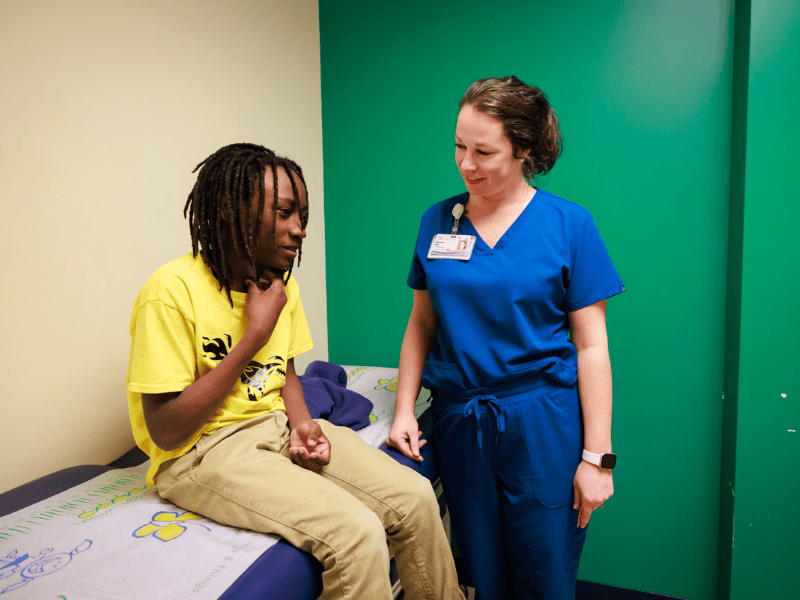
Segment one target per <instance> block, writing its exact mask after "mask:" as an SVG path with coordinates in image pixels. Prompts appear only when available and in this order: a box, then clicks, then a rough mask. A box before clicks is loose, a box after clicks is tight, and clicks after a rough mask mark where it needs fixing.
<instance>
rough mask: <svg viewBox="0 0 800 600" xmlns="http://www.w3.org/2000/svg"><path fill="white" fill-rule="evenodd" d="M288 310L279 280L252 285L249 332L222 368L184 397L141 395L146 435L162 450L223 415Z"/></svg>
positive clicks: (249, 288)
mask: <svg viewBox="0 0 800 600" xmlns="http://www.w3.org/2000/svg"><path fill="white" fill-rule="evenodd" d="M285 305H286V288H285V287H284V284H283V280H282V279H281V278H280V277H276V278H275V279H274V280H273V281H272V284H271V285H270V287H269V288H267V289H266V290H263V291H262V290H261V289H259V288H258V286H257V285H256V284H255V283H253V282H252V281H248V282H247V304H246V305H245V315H246V317H247V320H248V324H247V330H246V331H245V333H244V335H243V336H242V339H241V340H239V342H238V343H237V344H236V345H235V346H234V347H233V348H232V349H231V351H230V352H229V353H228V354H227V355H226V356H225V358H223V359H222V360H221V361H220V362H219V364H218V365H217V366H216V367H214V368H213V369H211V371H209V372H208V373H206V374H205V375H203V376H202V377H200V378H199V379H197V380H196V381H194V383H192V384H191V385H189V386H188V387H187V388H186V389H184V390H183V391H182V392H172V393H170V392H167V393H164V394H142V409H143V411H144V419H145V423H146V424H147V431H148V432H149V433H150V437H151V438H152V440H153V442H154V443H155V444H156V445H157V446H158V447H159V448H161V449H162V450H174V449H176V448H180V447H181V446H183V445H184V444H186V443H187V442H188V441H189V440H190V439H191V438H192V436H193V435H194V434H195V433H197V432H198V431H199V430H200V429H201V428H202V427H203V425H205V424H206V423H207V422H208V421H209V420H210V419H211V417H212V416H214V413H215V412H217V410H219V408H220V407H221V406H222V404H223V403H224V402H225V398H227V397H228V394H230V392H231V390H232V389H233V386H234V384H235V383H236V380H237V379H238V378H239V376H240V375H241V374H242V371H244V368H245V367H246V366H247V365H248V363H249V362H250V361H251V360H252V359H253V357H254V356H255V355H256V354H257V353H258V351H259V350H260V349H261V348H263V347H264V346H265V345H266V343H267V342H268V341H269V338H270V337H271V336H272V331H273V329H275V324H276V323H277V322H278V317H279V316H280V314H281V311H282V310H283V307H284V306H285Z"/></svg>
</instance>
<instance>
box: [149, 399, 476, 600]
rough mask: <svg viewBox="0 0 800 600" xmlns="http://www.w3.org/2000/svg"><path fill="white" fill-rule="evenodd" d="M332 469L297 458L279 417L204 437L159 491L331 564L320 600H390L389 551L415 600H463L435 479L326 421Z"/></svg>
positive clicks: (162, 473) (161, 476) (162, 477)
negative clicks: (292, 456) (314, 467)
mask: <svg viewBox="0 0 800 600" xmlns="http://www.w3.org/2000/svg"><path fill="white" fill-rule="evenodd" d="M317 422H318V423H319V424H320V426H321V427H322V430H323V431H324V433H325V436H326V437H327V438H328V439H329V440H330V442H331V462H330V464H329V465H327V466H326V467H325V468H324V469H323V471H322V473H319V474H317V473H313V472H312V471H309V470H307V469H304V468H302V467H299V466H297V465H295V464H294V463H292V462H291V460H290V459H289V454H288V451H289V427H288V424H287V419H286V414H285V413H284V412H282V411H275V412H272V413H270V414H267V415H264V416H261V417H258V418H256V419H251V420H250V421H248V422H246V423H242V424H238V425H231V426H228V427H223V428H222V429H220V430H218V431H216V432H214V433H213V434H211V435H204V436H203V437H202V438H201V439H200V440H199V441H198V442H197V445H196V446H195V447H194V448H193V449H192V450H190V451H189V452H188V453H187V454H185V455H184V456H182V457H180V458H178V459H175V460H174V461H172V462H169V463H165V464H164V465H162V467H161V468H160V469H159V472H158V475H157V476H156V487H157V488H158V493H159V494H160V495H161V496H162V497H163V498H165V499H167V500H170V501H171V502H173V503H175V504H177V505H178V506H180V507H182V508H184V509H186V510H189V511H192V512H196V513H198V514H201V515H204V516H206V517H208V518H210V519H212V520H214V521H217V522H218V523H223V524H226V525H232V526H235V527H241V528H245V529H251V530H253V531H261V532H268V533H275V534H278V535H280V536H282V537H283V538H285V539H286V540H288V541H289V542H290V543H292V544H293V545H294V546H296V547H297V548H300V549H301V550H305V551H306V552H309V553H311V554H312V555H313V556H314V557H315V558H316V559H317V560H318V561H319V562H320V563H322V567H323V573H322V583H323V592H322V595H321V596H320V599H324V600H333V599H337V600H338V599H348V600H349V599H352V600H382V599H386V600H389V599H390V598H391V597H392V594H391V587H390V583H389V553H388V549H387V545H386V536H387V535H388V539H389V544H390V545H391V548H392V551H393V552H394V555H395V557H396V561H397V568H398V571H399V574H400V582H401V584H402V586H403V590H404V591H405V595H406V598H408V599H409V600H422V599H423V598H430V599H433V600H460V599H461V598H462V596H461V593H460V592H459V590H458V582H457V579H456V571H455V566H454V563H453V557H452V555H451V553H450V547H449V545H448V543H447V538H446V535H445V531H444V527H443V526H442V522H441V520H440V518H439V510H438V504H437V502H436V498H435V496H434V493H433V490H432V488H431V484H430V482H429V481H428V480H427V479H425V478H424V477H422V476H421V475H419V474H417V473H415V472H414V471H412V470H411V469H409V468H407V467H405V466H403V465H401V464H399V463H398V462H396V461H395V460H394V459H392V458H391V457H389V456H387V455H386V454H385V453H383V452H381V451H380V450H378V449H376V448H373V447H372V446H369V445H368V444H366V443H365V442H364V441H363V440H362V439H361V438H360V437H359V436H358V434H356V433H355V432H354V431H352V430H350V429H347V428H345V427H338V426H336V425H331V424H330V423H328V422H327V421H323V420H318V421H317Z"/></svg>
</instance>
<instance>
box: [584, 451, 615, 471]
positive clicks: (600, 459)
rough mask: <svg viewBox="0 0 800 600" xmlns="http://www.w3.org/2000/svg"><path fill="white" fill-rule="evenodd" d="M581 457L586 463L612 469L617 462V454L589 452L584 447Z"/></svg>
mask: <svg viewBox="0 0 800 600" xmlns="http://www.w3.org/2000/svg"><path fill="white" fill-rule="evenodd" d="M581 458H583V460H585V461H586V462H588V463H592V464H593V465H597V466H598V467H600V468H601V469H613V468H614V467H615V466H616V464H617V455H616V454H612V453H611V452H606V453H604V454H595V453H594V452H589V451H588V450H586V449H584V451H583V456H582V457H581Z"/></svg>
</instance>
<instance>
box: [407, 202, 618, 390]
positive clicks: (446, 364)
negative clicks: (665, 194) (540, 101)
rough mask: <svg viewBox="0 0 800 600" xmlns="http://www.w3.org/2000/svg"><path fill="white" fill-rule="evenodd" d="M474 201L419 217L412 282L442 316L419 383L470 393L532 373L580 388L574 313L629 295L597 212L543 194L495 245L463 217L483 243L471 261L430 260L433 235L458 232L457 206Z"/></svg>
mask: <svg viewBox="0 0 800 600" xmlns="http://www.w3.org/2000/svg"><path fill="white" fill-rule="evenodd" d="M468 198H469V194H468V193H464V194H460V195H458V196H454V197H452V198H450V199H448V200H445V201H444V202H440V203H438V204H435V205H434V206H432V207H430V208H429V209H428V210H427V211H426V212H425V214H424V215H423V216H422V223H421V225H420V230H419V235H418V237H417V243H416V248H415V251H414V259H413V261H412V264H411V272H410V273H409V276H408V285H409V286H410V287H412V288H414V289H417V290H428V294H429V295H430V299H431V302H432V303H433V306H434V309H435V310H436V314H437V315H438V317H439V326H438V331H437V333H436V341H435V343H434V345H433V348H432V349H431V352H430V354H429V355H428V358H427V361H426V363H425V368H424V370H423V374H422V385H423V386H425V387H427V388H431V389H434V388H435V389H441V390H471V389H475V388H483V387H488V386H491V385H497V384H501V383H506V382H511V381H514V380H520V379H527V378H529V377H535V376H541V377H543V378H545V379H547V380H549V381H550V382H552V383H555V384H558V385H563V386H568V387H569V386H572V385H574V384H575V383H576V382H577V370H578V369H577V352H576V350H575V347H574V346H573V345H572V343H571V342H570V341H569V324H568V321H567V313H568V312H572V311H576V310H578V309H581V308H584V307H586V306H589V305H591V304H594V303H595V302H599V301H600V300H603V299H605V298H609V297H611V296H614V295H615V294H619V293H620V292H624V291H625V287H624V286H623V284H622V281H621V280H620V278H619V275H618V274H617V271H616V270H615V269H614V265H613V264H612V262H611V258H610V257H609V255H608V252H607V251H606V248H605V246H604V244H603V240H602V239H601V238H600V234H599V233H598V231H597V228H596V227H595V224H594V221H593V220H592V217H591V215H590V214H589V212H588V211H586V210H585V209H584V208H582V207H580V206H578V205H577V204H573V203H572V202H568V201H567V200H564V199H562V198H559V197H557V196H554V195H552V194H549V193H548V192H545V191H543V190H541V189H537V191H536V193H535V194H534V196H533V199H532V200H531V201H530V202H529V203H528V205H527V206H526V207H525V209H524V210H523V211H522V213H521V214H520V215H519V217H517V219H516V221H514V223H513V224H512V225H511V227H509V228H508V230H507V231H506V232H505V233H504V234H503V236H502V237H501V238H500V240H499V241H498V242H497V244H496V245H495V246H494V248H490V247H489V246H488V245H487V244H486V243H485V242H484V241H483V240H482V239H481V237H480V235H478V233H477V231H476V230H475V228H474V227H473V226H472V223H470V221H469V219H468V218H467V217H466V215H464V216H462V217H461V219H460V221H459V225H458V233H459V234H461V235H473V236H476V238H477V239H476V241H475V246H474V248H473V251H472V256H471V258H470V259H469V260H456V259H441V258H437V259H429V258H428V257H427V256H428V250H429V248H430V245H431V241H432V240H433V237H434V236H435V235H436V234H439V233H450V232H451V230H452V227H453V215H452V212H453V207H454V206H455V205H456V203H459V202H460V203H461V204H464V205H466V202H467V200H468Z"/></svg>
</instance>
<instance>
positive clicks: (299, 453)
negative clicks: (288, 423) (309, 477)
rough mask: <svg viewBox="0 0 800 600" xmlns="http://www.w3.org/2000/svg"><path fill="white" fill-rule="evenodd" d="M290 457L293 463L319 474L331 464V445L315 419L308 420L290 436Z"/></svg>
mask: <svg viewBox="0 0 800 600" xmlns="http://www.w3.org/2000/svg"><path fill="white" fill-rule="evenodd" d="M289 456H291V458H292V462H294V463H295V464H298V465H300V466H301V467H303V468H305V469H308V470H310V471H314V472H315V473H319V472H320V471H322V467H324V466H325V465H327V464H328V463H329V462H331V443H330V442H329V441H328V438H326V437H325V434H324V433H322V428H321V427H320V426H319V425H318V424H317V422H316V421H314V420H313V419H306V420H305V421H302V422H301V423H300V424H299V425H297V426H295V427H294V428H292V431H291V432H290V434H289Z"/></svg>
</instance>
